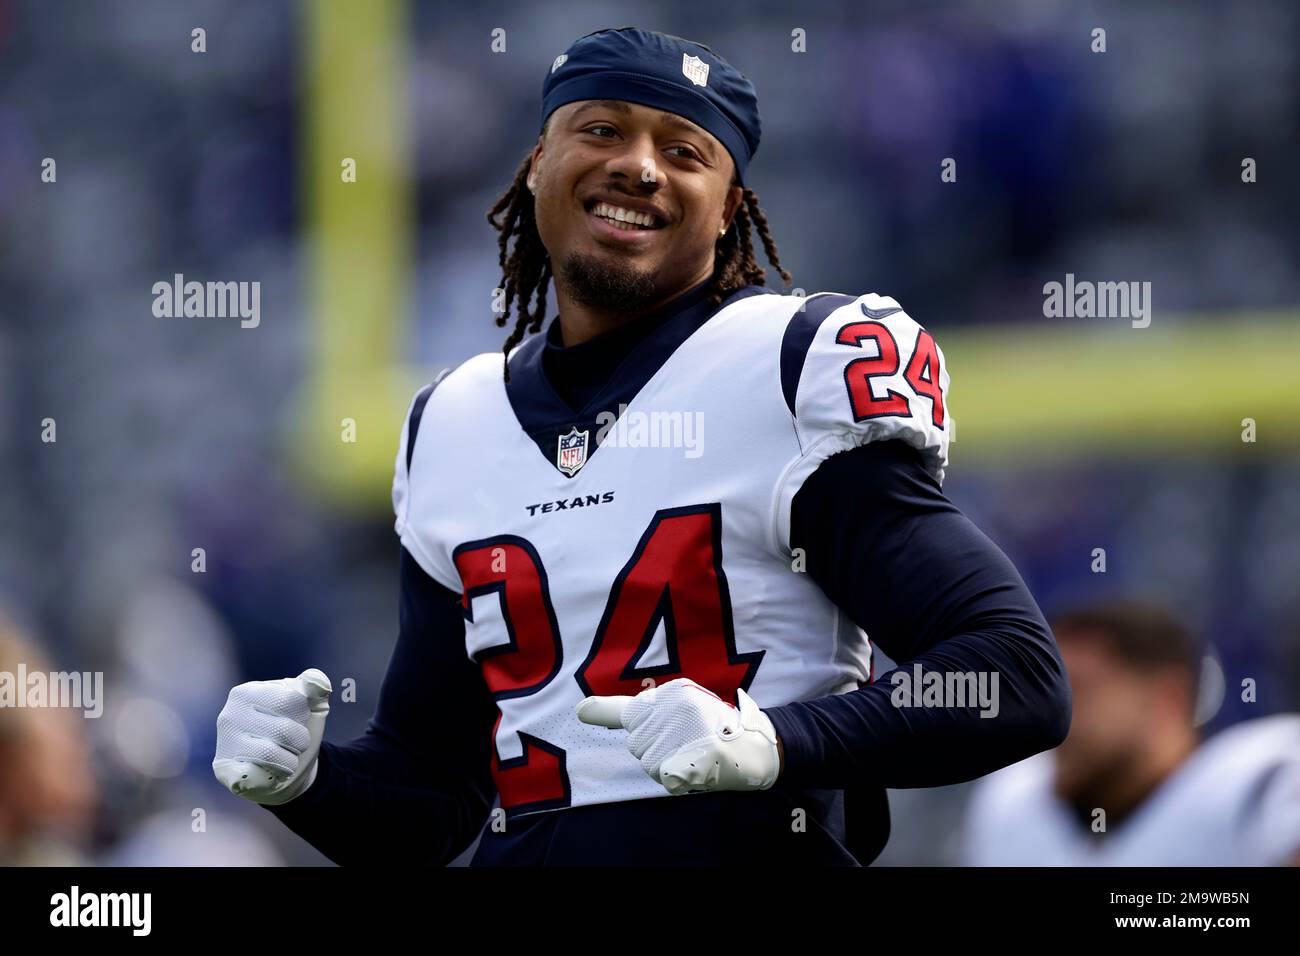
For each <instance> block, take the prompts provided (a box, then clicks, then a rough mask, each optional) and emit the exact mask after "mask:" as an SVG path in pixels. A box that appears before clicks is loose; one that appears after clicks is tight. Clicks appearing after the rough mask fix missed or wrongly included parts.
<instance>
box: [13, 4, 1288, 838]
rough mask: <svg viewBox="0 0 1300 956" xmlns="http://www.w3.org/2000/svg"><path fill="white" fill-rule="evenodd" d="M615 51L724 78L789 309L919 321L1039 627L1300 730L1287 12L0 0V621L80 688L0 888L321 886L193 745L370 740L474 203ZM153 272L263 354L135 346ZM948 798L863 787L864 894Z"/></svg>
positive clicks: (483, 335)
mask: <svg viewBox="0 0 1300 956" xmlns="http://www.w3.org/2000/svg"><path fill="white" fill-rule="evenodd" d="M625 24H636V25H638V26H643V27H647V28H651V29H656V30H662V31H664V32H668V33H674V34H677V35H681V36H685V37H689V38H691V39H695V40H699V41H701V42H703V43H706V44H708V45H709V46H711V47H712V48H713V49H715V50H716V51H718V52H719V53H720V54H721V55H723V56H724V57H726V58H727V59H729V60H730V61H731V62H732V63H734V64H735V65H736V66H737V67H738V68H740V69H741V70H742V71H744V72H746V73H747V74H748V75H749V76H750V77H751V78H752V79H753V80H754V82H755V85H756V86H757V89H758V93H759V100H760V108H761V110H762V115H763V121H764V139H763V143H762V146H761V148H760V150H759V152H758V155H757V158H756V161H755V163H754V165H753V167H752V169H751V176H752V181H751V185H752V186H753V187H754V189H755V191H756V192H757V193H758V195H759V196H760V198H761V199H762V201H763V205H764V208H765V209H766V211H767V213H768V217H769V220H770V222H771V226H772V230H773V235H774V236H775V238H776V240H777V242H778V245H779V248H780V252H781V257H782V259H783V261H784V262H785V263H786V265H787V266H788V267H789V268H791V269H792V270H793V272H794V275H795V280H796V286H797V287H799V288H802V289H804V290H806V291H808V292H813V291H820V290H834V291H840V292H849V293H862V292H866V291H880V292H884V293H887V294H890V295H893V296H895V297H896V298H898V299H899V300H900V301H901V302H902V303H903V304H904V306H905V307H906V308H907V310H908V312H909V313H910V314H912V315H913V316H915V317H916V318H917V319H918V320H919V321H921V322H923V323H924V324H926V326H927V327H928V328H930V329H931V330H932V331H934V332H935V334H936V335H937V337H938V340H939V342H940V343H941V345H942V346H943V348H944V350H945V353H946V355H947V357H948V361H949V364H950V367H951V369H952V376H953V391H952V411H953V413H954V415H955V417H956V419H957V420H958V422H959V425H960V434H959V436H958V440H957V441H956V443H955V444H954V446H953V450H952V465H951V468H950V470H949V477H948V481H947V484H946V490H947V491H948V493H949V495H950V496H951V497H952V498H953V499H954V501H956V502H957V503H958V504H959V505H960V506H961V507H962V508H963V509H964V510H966V511H967V513H968V514H969V515H970V516H971V517H972V518H973V519H974V520H975V521H976V522H977V523H978V524H979V525H980V526H981V527H982V528H984V529H985V530H986V531H987V532H988V533H989V535H990V536H991V537H992V538H993V539H994V540H996V541H997V542H998V543H999V544H1001V545H1002V546H1003V548H1004V549H1006V550H1007V552H1008V553H1009V554H1010V555H1011V557H1012V558H1013V560H1014V561H1015V562H1016V564H1017V565H1018V566H1019V568H1020V569H1021V570H1022V573H1023V574H1024V575H1025V577H1026V579H1027V581H1028V583H1029V584H1030V586H1031V588H1032V589H1033V590H1034V592H1035V594H1036V595H1037V596H1038V598H1039V600H1040V603H1041V604H1042V605H1043V606H1044V608H1045V609H1046V610H1048V611H1049V612H1050V611H1051V610H1052V609H1053V608H1056V607H1059V606H1061V605H1062V604H1064V603H1067V602H1073V601H1076V600H1078V599H1080V598H1085V597H1088V596H1090V595H1101V594H1112V593H1120V592H1125V593H1133V594H1140V595H1145V596H1148V597H1154V598H1157V599H1160V600H1162V601H1164V602H1165V603H1167V604H1168V605H1170V606H1171V607H1173V608H1175V609H1177V610H1178V611H1179V612H1180V613H1181V614H1183V615H1184V616H1185V617H1186V619H1187V620H1188V621H1189V622H1191V623H1192V624H1193V625H1194V626H1195V627H1196V629H1197V630H1198V631H1199V632H1200V633H1202V634H1205V635H1207V636H1208V637H1209V638H1210V640H1211V641H1212V643H1213V646H1214V648H1215V651H1216V654H1217V657H1218V660H1219V664H1220V666H1221V668H1222V671H1223V674H1224V682H1225V684H1226V694H1225V695H1224V696H1223V699H1222V702H1221V706H1217V708H1214V707H1212V708H1211V709H1212V710H1213V717H1212V718H1211V719H1210V720H1209V723H1208V724H1207V726H1206V729H1207V731H1208V732H1211V733H1212V732H1214V731H1215V730H1217V729H1220V728H1222V727H1225V726H1228V725H1230V724H1233V723H1235V722H1238V721H1241V720H1246V719H1250V718H1252V717H1257V716H1263V715H1265V714H1270V713H1277V712H1281V711H1288V710H1297V709H1300V613H1298V612H1300V607H1297V600H1298V599H1297V588H1296V579H1297V571H1298V570H1300V428H1298V427H1297V426H1298V425H1300V377H1298V376H1297V368H1296V359H1297V356H1298V355H1300V326H1298V325H1297V322H1296V319H1297V317H1298V311H1297V310H1298V306H1300V270H1298V269H1297V263H1300V226H1298V225H1297V223H1298V222H1300V216H1298V215H1297V213H1298V212H1300V203H1298V200H1300V195H1298V192H1300V188H1298V187H1297V177H1296V174H1295V170H1296V162H1297V148H1298V147H1300V75H1298V64H1300V57H1297V54H1296V48H1295V38H1296V37H1297V36H1300V7H1298V6H1297V5H1295V4H1294V3H1291V2H1289V0H1273V2H1269V0H1260V2H1253V3H1249V4H1220V3H1213V2H1186V3H1179V4H1163V3H1162V4H1157V3H1128V2H1118V0H1115V2H1092V3H1057V2H1048V0H1035V2H1017V3H1012V2H1004V3H993V4H983V3H978V4H977V3H974V2H970V3H943V4H940V3H924V2H923V3H902V2H897V3H871V4H867V3H843V4H830V3H819V2H804V3H800V4H798V5H797V8H796V7H795V5H793V4H789V3H772V2H764V3H746V4H734V5H722V4H708V5H705V4H698V3H689V2H685V0H659V2H657V3H655V4H653V5H646V4H639V3H630V2H629V3H620V2H601V0H594V2H593V0H584V2H582V3H576V2H567V3H548V4H545V5H540V4H522V3H502V2H493V0H484V2H479V3H475V4H471V5H467V6H466V5H458V8H456V9H453V8H452V5H448V4H433V3H420V2H415V0H411V2H401V0H375V2H367V3H364V4H360V3H346V2H342V0H340V2H328V0H324V2H315V3H312V2H304V3H284V2H267V0H238V2H230V0H227V2H202V0H200V2H194V3H187V4H175V3H171V2H168V0H131V2H127V0H103V2H90V3H84V4H75V5H73V4H50V3H41V2H36V0H33V2H14V0H0V487H2V489H3V490H2V491H0V607H3V608H4V611H5V613H6V614H7V616H8V617H9V618H10V619H11V621H12V623H13V628H14V629H15V630H16V631H17V632H18V633H21V634H25V635H27V636H28V638H29V639H30V640H32V641H35V642H36V644H37V645H38V646H39V648H40V653H41V654H42V655H44V656H45V657H46V658H47V659H48V660H49V661H50V665H51V666H52V667H56V668H58V669H63V670H80V671H86V670H102V671H104V672H105V674H106V682H107V705H106V710H105V713H104V716H103V717H102V718H101V719H99V720H77V721H74V722H73V723H72V724H70V725H68V726H65V727H64V728H63V730H62V731H61V733H62V734H63V738H62V739H63V740H64V744H63V745H61V746H50V747H49V748H46V749H42V748H37V747H36V745H35V744H33V743H30V742H24V738H22V737H21V736H20V735H19V736H15V734H20V733H21V732H19V731H15V730H14V728H13V727H12V726H10V727H9V728H8V730H7V731H5V732H4V733H0V748H3V747H4V746H6V743H5V740H6V733H7V734H8V735H9V739H10V744H9V745H10V746H12V747H17V748H20V749H21V750H22V752H23V753H25V754H26V755H27V757H28V759H29V760H30V761H31V762H32V763H35V764H39V763H41V762H47V763H48V762H50V761H59V760H62V761H63V763H62V764H56V765H55V766H62V767H63V768H64V769H65V772H64V774H63V776H64V778H65V780H66V778H67V776H68V774H67V771H66V768H67V767H68V760H72V761H75V762H78V765H79V766H83V767H84V768H85V769H86V770H88V771H89V772H88V773H85V774H83V775H82V776H80V777H77V778H76V780H75V781H73V783H71V784H68V785H66V786H65V787H64V789H65V790H67V791H69V792H64V793H60V792H57V790H58V788H53V789H52V790H51V791H49V792H41V791H38V792H37V803H38V806H37V807H36V808H34V809H33V808H28V810H27V811H26V812H27V814H28V816H27V817H22V816H21V815H19V814H18V813H17V811H15V810H13V809H12V807H11V808H9V819H10V821H11V823H12V821H13V820H15V819H26V820H28V821H29V825H28V826H27V827H26V828H25V829H24V827H21V826H18V827H16V829H17V830H19V831H21V832H22V833H23V836H21V837H20V835H19V834H18V833H17V832H15V826H10V829H9V832H8V833H7V834H6V832H5V831H4V830H0V862H10V863H13V862H44V861H48V862H60V861H65V860H66V861H83V862H95V863H128V864H135V863H148V864H168V863H226V862H231V863H263V862H265V863H276V862H289V863H313V862H322V861H323V858H322V857H320V856H319V855H318V854H316V853H315V851H313V850H311V849H310V848H309V847H307V846H306V845H305V844H303V843H302V842H301V841H299V840H298V839H297V838H296V837H294V836H293V835H292V834H290V833H289V831H287V830H286V829H284V828H283V827H282V826H280V825H279V824H278V823H277V822H276V821H275V820H274V818H272V817H271V815H270V814H268V813H266V812H265V811H263V810H260V809H259V808H256V807H253V806H251V805H245V804H244V803H243V802H242V801H239V800H236V799H234V798H232V797H230V796H229V795H228V794H226V793H225V792H224V791H223V790H221V788H220V787H219V785H218V784H217V783H216V782H215V780H214V779H213V777H212V773H211V768H210V761H211V759H212V753H213V741H214V738H215V718H216V714H217V712H218V711H219V709H220V707H221V705H222V703H223V702H224V700H225V696H226V693H227V691H228V689H229V688H230V686H231V685H233V684H235V683H238V682H240V681H242V680H249V679H270V678H274V677H281V676H286V675H293V674H297V673H298V672H299V671H300V670H302V669H303V667H305V666H308V665H316V666H319V667H321V668H323V669H324V670H325V671H326V672H327V673H329V674H330V675H331V676H332V677H333V678H334V681H335V685H336V687H337V686H338V685H339V683H340V682H341V680H342V679H343V678H346V677H352V678H354V679H355V680H356V684H357V691H358V692H357V700H356V702H355V703H342V702H339V703H336V705H335V707H334V710H333V716H332V718H331V721H330V728H329V736H330V738H331V739H336V740H341V739H345V738H346V737H347V736H349V735H351V734H354V733H359V732H361V730H362V729H363V728H364V725H365V721H366V719H367V718H368V717H369V715H370V713H371V709H372V707H373V703H374V694H375V691H376V689H377V687H378V682H379V679H380V677H381V675H382V673H383V669H384V667H385V664H386V663H387V656H388V653H389V650H390V649H391V646H392V642H393V640H394V638H395V634H396V575H395V571H396V558H397V553H398V545H397V542H396V540H395V539H394V536H393V534H392V530H391V524H392V518H391V511H390V504H389V501H388V491H389V482H390V480H391V474H392V463H393V457H394V454H395V450H396V445H397V437H398V430H399V428H400V424H401V420H402V414H403V411H404V409H405V407H406V403H407V401H408V400H409V398H410V396H411V394H412V392H413V391H414V389H415V388H416V387H417V386H418V384H420V383H421V382H422V381H427V380H428V379H429V378H431V377H432V376H433V374H435V373H436V372H437V371H438V370H439V369H441V368H442V367H444V366H446V365H450V364H454V363H457V362H459V361H460V360H462V359H463V358H465V357H467V356H469V355H471V354H474V353H476V352H479V351H483V350H495V349H498V348H499V347H500V344H501V341H502V340H503V338H504V334H505V333H504V331H503V330H500V329H497V328H496V327H495V325H494V324H493V322H492V320H491V313H490V300H491V294H492V290H493V288H494V287H495V286H496V284H497V281H498V278H499V273H498V271H497V250H496V242H495V233H494V232H493V231H492V230H491V229H490V228H489V227H488V225H487V223H486V221H485V218H484V216H485V213H486V211H487V209H488V208H489V207H490V206H491V205H492V203H493V201H494V200H495V199H496V197H497V196H498V195H499V194H500V192H501V191H502V190H503V189H504V188H505V187H506V186H507V185H508V183H509V180H510V177H511V174H512V173H513V171H514V169H515V167H516V165H517V163H518V162H519V160H520V158H521V157H522V155H523V154H524V152H525V151H526V150H527V149H528V148H529V147H530V146H531V145H532V143H533V142H534V140H535V136H536V133H537V126H538V117H537V108H538V100H539V93H540V89H541V83H542V79H543V76H544V74H545V72H546V70H547V69H548V68H549V66H550V63H551V61H552V59H553V58H554V57H555V56H556V55H557V54H558V53H560V52H562V51H563V50H564V49H565V47H566V46H567V45H568V44H569V43H570V42H572V41H573V40H574V39H576V38H577V37H579V36H581V35H583V34H585V33H588V32H591V31H592V30H596V29H600V28H603V27H607V26H621V25H625ZM1097 27H1101V28H1104V29H1105V30H1106V34H1107V51H1106V52H1105V53H1104V54H1102V53H1093V52H1091V50H1090V44H1091V31H1092V30H1093V29H1094V28H1097ZM194 28H203V29H204V30H205V31H206V45H207V49H206V52H204V53H196V52H192V50H191V43H192V36H191V31H192V30H193V29H194ZM796 28H802V29H804V30H806V31H807V49H808V52H807V53H806V54H803V55H796V54H793V53H791V52H790V50H791V31H792V30H794V29H796ZM498 29H499V30H502V31H504V34H503V36H504V42H505V49H504V51H500V52H494V51H493V47H492V43H493V31H494V30H498ZM498 36H502V35H498ZM47 157H50V158H53V159H55V160H56V162H57V181H56V182H54V183H43V182H42V181H41V178H40V173H41V164H42V161H43V160H44V159H45V158H47ZM344 157H352V158H354V159H355V160H356V162H357V169H358V181H357V182H356V183H355V184H348V185H344V184H342V183H341V182H340V163H341V161H342V159H343V158H344ZM944 157H955V158H956V159H957V162H958V167H957V169H958V179H957V182H955V183H942V182H941V181H940V177H939V172H940V168H939V164H940V162H941V160H942V159H943V158H944ZM1245 157H1252V158H1254V159H1255V160H1256V161H1257V162H1258V182H1257V183H1254V184H1246V183H1243V182H1242V177H1241V163H1242V160H1243V158H1245ZM175 273H183V274H184V275H185V276H186V278H187V279H197V280H199V281H206V280H221V281H230V280H233V281H253V280H256V281H260V282H261V290H262V298H261V322H260V325H259V326H258V327H257V328H255V329H253V328H250V329H244V328H240V326H239V323H238V321H237V320H231V319H158V318H155V317H154V316H153V314H152V312H151V304H152V299H153V295H152V292H151V289H152V286H153V284H154V283H155V282H158V281H170V280H171V277H172V276H173V275H174V274H175ZM1067 273H1072V274H1074V275H1076V276H1078V277H1079V278H1081V279H1091V280H1099V281H1149V282H1150V283H1151V285H1152V300H1153V320H1152V323H1151V326H1150V327H1149V328H1146V329H1137V328H1133V327H1132V326H1131V325H1130V323H1129V322H1128V321H1125V320H1116V319H1048V318H1044V315H1043V292H1042V288H1043V285H1044V283H1046V282H1050V281H1063V280H1064V277H1065V275H1066V274H1067ZM770 281H775V282H776V283H777V284H778V285H779V282H780V280H779V279H778V278H776V277H775V276H774V275H772V276H771V279H770ZM344 417H351V418H354V419H355V420H356V422H357V441H356V442H355V443H352V444H346V443H343V442H341V441H340V440H339V422H340V419H342V418H344ZM46 418H52V419H54V420H55V421H56V423H57V437H58V440H57V442H56V443H53V444H50V443H43V442H42V441H41V440H40V439H41V429H42V424H41V423H42V421H43V420H44V419H46ZM1246 418H1252V419H1254V420H1255V421H1256V422H1257V428H1258V436H1257V438H1258V440H1257V441H1255V442H1253V443H1247V442H1243V440H1242V434H1241V433H1242V428H1243V425H1242V421H1243V419H1246ZM463 451H464V453H472V449H466V450H463ZM194 548H203V549H205V552H206V561H207V565H206V572H205V573H202V574H197V573H193V572H192V571H191V562H192V557H191V554H192V549H194ZM1096 548H1104V549H1105V551H1106V556H1107V569H1106V572H1105V573H1104V574H1098V573H1094V572H1093V571H1092V570H1091V568H1092V564H1093V551H1094V549H1096ZM0 666H3V664H2V663H0ZM1244 677H1250V678H1253V679H1255V680H1256V681H1257V682H1258V685H1259V697H1258V702H1256V703H1244V702H1243V701H1241V700H1240V699H1239V697H1240V694H1239V690H1238V688H1239V685H1240V681H1241V679H1242V678H1244ZM6 719H9V718H7V717H6V716H5V715H0V723H3V721H4V720H6ZM0 729H2V728H0ZM69 748H71V750H70V749H69ZM69 753H71V754H72V755H73V756H72V757H71V758H69V757H68V756H67V755H68V754H69ZM77 754H81V756H77ZM38 771H39V768H35V769H34V770H33V771H32V772H33V773H35V774H36V776H35V777H34V778H33V779H41V775H40V774H39V772H38ZM49 776H58V775H57V774H49ZM967 791H968V788H967V787H964V786H963V787H949V788H943V789H939V790H933V791H915V792H898V791H895V792H893V793H891V803H892V806H893V811H894V818H895V823H894V836H893V838H892V840H891V843H890V846H889V848H888V849H887V850H886V852H885V854H884V856H883V857H882V858H881V861H880V862H882V863H895V864H910V863H941V864H942V863H951V862H954V861H955V854H956V845H957V844H956V841H957V831H958V827H959V825H960V819H961V811H962V807H963V805H964V802H965V800H966V796H967ZM5 793H8V791H6V790H5V789H4V788H3V787H0V803H3V802H4V800H6V799H10V800H13V799H16V798H14V796H13V794H12V793H9V796H8V797H5V796H3V794H5ZM29 802H30V799H29ZM194 808H203V809H204V810H205V811H206V815H207V816H206V827H207V837H209V838H205V837H204V836H201V835H198V834H194V833H192V832H191V827H190V819H191V812H192V811H193V809H194ZM4 818H5V817H4V815H3V814H0V822H2V821H3V819H4ZM214 833H216V834H219V835H220V839H216V840H213V839H210V836H211V835H212V834H214Z"/></svg>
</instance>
